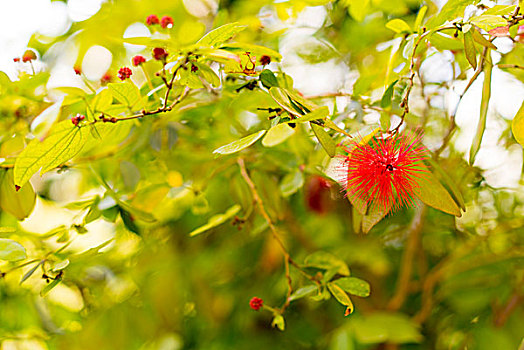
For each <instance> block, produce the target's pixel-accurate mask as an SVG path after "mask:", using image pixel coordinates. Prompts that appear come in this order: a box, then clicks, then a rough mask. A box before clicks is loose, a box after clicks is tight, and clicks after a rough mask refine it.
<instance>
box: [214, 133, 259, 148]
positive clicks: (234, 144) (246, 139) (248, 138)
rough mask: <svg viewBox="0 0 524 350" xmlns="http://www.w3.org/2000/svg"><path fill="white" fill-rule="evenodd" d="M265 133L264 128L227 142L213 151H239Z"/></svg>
mask: <svg viewBox="0 0 524 350" xmlns="http://www.w3.org/2000/svg"><path fill="white" fill-rule="evenodd" d="M265 133H266V130H260V131H259V132H256V133H254V134H251V135H248V136H246V137H243V138H241V139H240V140H236V141H233V142H231V143H228V144H227V145H224V146H222V147H219V148H217V149H216V150H214V151H213V153H215V154H231V153H236V152H239V151H241V150H243V149H244V148H248V147H249V146H251V145H252V144H254V143H255V142H257V141H258V139H260V138H261V137H262V136H263V135H264V134H265Z"/></svg>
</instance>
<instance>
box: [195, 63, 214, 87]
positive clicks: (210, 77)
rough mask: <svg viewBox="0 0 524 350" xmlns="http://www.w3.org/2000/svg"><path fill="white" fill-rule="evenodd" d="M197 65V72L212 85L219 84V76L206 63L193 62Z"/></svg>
mask: <svg viewBox="0 0 524 350" xmlns="http://www.w3.org/2000/svg"><path fill="white" fill-rule="evenodd" d="M194 64H195V66H197V67H198V71H197V74H198V75H200V76H201V77H202V78H204V79H205V80H206V81H207V82H209V83H210V84H211V85H212V86H213V87H215V88H217V87H219V86H220V78H219V77H218V75H217V74H216V73H215V71H214V70H212V69H211V68H210V67H209V66H208V65H207V64H201V63H194Z"/></svg>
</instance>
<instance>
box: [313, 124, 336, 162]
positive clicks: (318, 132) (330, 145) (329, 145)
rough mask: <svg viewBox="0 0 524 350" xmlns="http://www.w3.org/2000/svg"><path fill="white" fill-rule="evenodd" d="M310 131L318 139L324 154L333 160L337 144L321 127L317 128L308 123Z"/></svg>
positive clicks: (315, 125)
mask: <svg viewBox="0 0 524 350" xmlns="http://www.w3.org/2000/svg"><path fill="white" fill-rule="evenodd" d="M310 125H311V129H312V130H313V133H314V134H315V136H316V137H317V139H318V142H320V144H321V145H322V147H323V148H324V150H325V151H326V153H327V154H328V155H329V156H330V157H331V158H333V157H334V156H335V154H336V150H337V144H336V142H335V141H334V140H333V139H332V138H331V136H329V134H328V133H327V132H326V131H325V130H324V128H323V127H321V126H318V125H317V124H314V123H310Z"/></svg>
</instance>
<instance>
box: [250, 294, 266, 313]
mask: <svg viewBox="0 0 524 350" xmlns="http://www.w3.org/2000/svg"><path fill="white" fill-rule="evenodd" d="M263 304H264V300H262V299H260V298H257V297H253V298H252V299H251V300H250V301H249V306H250V307H251V308H252V309H253V310H255V311H258V310H260V308H261V307H262V305H263Z"/></svg>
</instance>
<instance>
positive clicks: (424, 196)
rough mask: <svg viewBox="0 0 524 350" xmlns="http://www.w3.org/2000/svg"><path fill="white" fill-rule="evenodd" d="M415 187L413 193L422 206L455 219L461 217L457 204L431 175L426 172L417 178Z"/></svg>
mask: <svg viewBox="0 0 524 350" xmlns="http://www.w3.org/2000/svg"><path fill="white" fill-rule="evenodd" d="M421 166H422V167H424V168H425V166H423V165H421ZM426 169H427V168H426ZM417 185H418V186H416V187H415V188H414V189H413V192H414V193H415V195H416V196H417V197H418V198H419V199H420V200H421V201H422V202H423V203H424V204H426V205H429V206H430V207H433V208H435V209H438V210H441V211H443V212H445V213H448V214H451V215H455V216H457V217H460V216H462V214H461V212H460V208H459V207H458V205H457V203H455V201H454V200H453V198H452V197H451V195H450V194H449V193H448V191H447V190H446V189H445V188H444V186H442V184H441V183H440V181H439V180H438V179H437V178H436V177H435V175H433V173H431V172H429V171H428V172H427V173H424V175H423V176H420V177H419V178H417Z"/></svg>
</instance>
